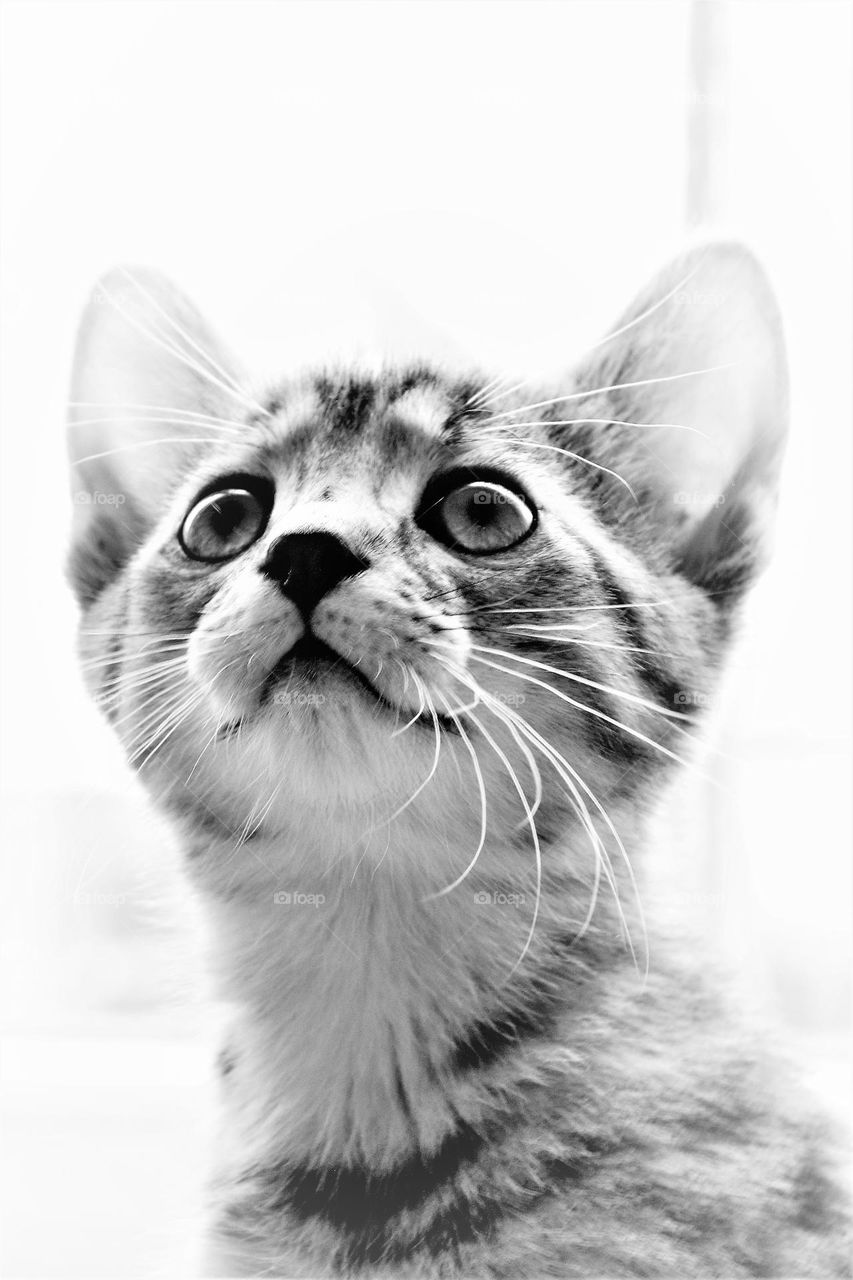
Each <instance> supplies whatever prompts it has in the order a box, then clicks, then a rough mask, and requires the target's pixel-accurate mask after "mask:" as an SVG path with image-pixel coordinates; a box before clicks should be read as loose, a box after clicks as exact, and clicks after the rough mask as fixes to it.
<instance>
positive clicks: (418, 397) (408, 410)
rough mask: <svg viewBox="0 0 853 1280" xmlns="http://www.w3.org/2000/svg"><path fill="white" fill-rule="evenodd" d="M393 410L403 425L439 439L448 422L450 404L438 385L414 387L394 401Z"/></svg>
mask: <svg viewBox="0 0 853 1280" xmlns="http://www.w3.org/2000/svg"><path fill="white" fill-rule="evenodd" d="M391 410H392V412H393V414H394V417H395V418H396V420H397V421H398V422H399V423H400V424H401V425H402V426H404V427H412V428H414V429H415V430H417V431H422V432H424V433H425V434H426V435H428V436H432V437H433V438H434V439H439V438H440V436H441V434H442V432H443V431H444V427H445V424H446V423H447V418H448V415H449V413H450V405H449V404H448V402H447V399H446V397H445V396H444V395H442V393H441V392H440V391H439V390H438V388H437V387H413V388H412V389H411V391H405V392H404V393H403V395H401V396H400V397H399V398H398V399H397V400H395V401H394V403H393V404H392V405H391Z"/></svg>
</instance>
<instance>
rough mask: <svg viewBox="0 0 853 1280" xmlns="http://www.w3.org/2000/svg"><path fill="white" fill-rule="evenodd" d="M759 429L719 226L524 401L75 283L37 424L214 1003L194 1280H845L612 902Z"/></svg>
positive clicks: (765, 497)
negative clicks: (61, 433)
mask: <svg viewBox="0 0 853 1280" xmlns="http://www.w3.org/2000/svg"><path fill="white" fill-rule="evenodd" d="M685 297H686V298H688V299H689V305H685V304H684V299H685ZM105 301H106V303H107V304H108V305H104V304H105ZM786 413H787V405H786V388H785V368H784V352H783V349H782V340H781V336H780V330H779V324H778V318H777V316H776V312H775V306H774V303H773V300H772V296H771V295H770V292H769V289H768V286H767V284H766V281H765V280H764V277H763V275H762V273H761V271H760V268H758V267H757V265H756V264H755V262H754V260H753V259H752V258H751V256H750V255H749V254H747V253H746V252H745V251H744V250H742V249H740V248H739V247H737V246H733V245H715V246H708V247H704V248H702V249H700V250H695V251H693V252H691V253H689V254H687V255H685V256H683V257H682V258H681V259H679V260H677V261H676V262H675V263H673V264H671V265H670V267H668V268H667V269H666V270H665V271H664V272H662V273H661V275H660V276H659V277H658V278H656V280H655V281H653V282H652V284H651V285H650V286H649V288H648V289H647V290H646V291H645V292H644V293H643V294H642V295H641V296H640V298H639V299H637V301H636V302H635V304H634V306H633V307H632V309H631V310H630V311H629V312H628V313H627V314H626V316H625V317H624V318H623V320H622V321H621V322H620V324H619V325H618V326H617V328H616V329H615V330H614V333H613V334H612V335H609V336H608V337H607V338H606V339H605V340H604V341H603V342H602V343H600V344H598V345H597V346H596V348H594V349H592V350H591V351H590V353H589V354H588V355H587V357H586V359H585V360H584V361H582V362H581V364H580V365H579V366H578V367H577V368H576V369H575V371H574V373H573V374H572V376H571V377H570V378H569V379H567V381H566V383H565V385H564V386H561V387H558V388H556V389H555V388H545V389H543V390H541V391H539V392H536V391H531V389H530V387H529V386H525V387H522V388H519V387H511V386H508V385H506V384H505V383H504V384H496V383H492V384H485V383H484V380H483V379H482V378H475V377H453V376H449V375H447V374H444V373H442V372H441V371H438V370H435V369H432V368H430V367H428V366H417V367H411V368H407V369H403V370H389V371H385V372H383V373H381V374H377V375H369V374H366V373H357V372H353V371H349V370H343V371H340V370H326V371H323V372H321V373H317V374H311V375H306V376H303V377H302V378H300V379H297V380H294V381H292V382H288V383H283V384H281V385H280V386H277V387H275V388H273V389H272V390H270V391H267V392H265V393H264V394H262V395H259V396H258V397H257V398H256V397H255V394H254V392H252V391H250V390H249V389H248V384H247V383H246V381H245V380H244V378H243V377H242V375H241V374H240V373H239V371H238V370H237V369H236V366H235V365H234V363H233V361H232V359H231V357H230V356H228V355H227V354H226V353H225V352H224V351H223V349H222V348H221V346H220V344H219V343H218V341H217V339H215V337H214V336H213V335H212V334H211V333H210V331H209V330H208V329H207V328H206V326H204V325H203V323H202V322H201V320H200V318H199V317H198V316H197V314H196V313H195V312H194V311H193V309H192V308H190V307H189V304H187V303H186V302H185V300H184V299H182V298H181V297H180V295H178V294H176V293H175V291H174V290H172V289H171V287H170V286H168V285H166V284H165V283H164V282H163V281H161V280H160V279H159V278H158V277H154V276H151V275H145V274H142V273H138V272H134V273H131V272H119V273H116V274H114V275H112V276H110V277H108V278H107V279H106V280H105V281H104V283H103V284H102V286H101V287H100V292H99V294H98V297H97V304H96V303H95V302H93V304H92V305H91V306H90V308H89V310H88V312H87V314H86V316H85V317H84V322H83V326H82V328H81V336H80V340H79V343H78V352H77V360H76V368H75V382H74V390H73V394H72V412H71V431H70V439H71V441H72V444H71V450H72V461H73V462H74V463H75V482H74V484H75V488H76V489H77V490H78V491H79V490H80V488H81V485H83V486H84V490H83V491H84V492H99V493H102V494H104V493H105V494H121V495H122V501H121V503H119V502H113V503H108V502H100V503H95V502H91V503H85V502H81V503H79V504H78V506H77V507H76V508H75V514H76V520H77V527H76V529H75V537H74V544H73V547H72V555H71V576H72V580H73V582H74V583H75V586H76V589H77V593H78V597H79V599H80V601H81V605H82V609H83V621H82V626H81V650H82V656H83V659H84V664H85V670H86V672H87V679H88V681H89V683H90V686H91V688H92V692H93V694H94V696H95V697H96V698H97V700H98V701H99V703H100V704H101V705H102V706H103V708H104V710H105V713H106V714H107V717H108V718H109V719H110V721H111V722H112V723H113V724H114V726H115V729H116V732H117V733H118V734H119V737H120V738H121V740H122V742H123V744H124V746H125V749H126V751H127V754H128V757H129V759H130V761H131V763H132V764H133V765H134V767H135V768H136V769H137V770H138V771H139V773H140V776H141V778H142V779H143V781H144V783H145V785H146V786H147V787H148V789H149V791H150V792H151V794H152V795H153V796H154V797H155V799H156V801H157V803H158V804H159V805H160V806H161V807H162V808H163V809H164V810H165V811H166V812H167V813H169V815H170V816H171V818H172V820H173V821H174V823H175V824H176V826H177V827H178V829H179V831H180V832H181V834H182V837H183V844H184V849H185V855H186V857H185V861H186V870H187V874H188V875H189V876H190V878H191V880H192V882H193V883H194V885H195V886H196V888H197V890H198V894H199V897H200V900H201V902H202V904H203V908H204V912H205V916H206V919H207V925H208V931H209V937H210V951H211V960H212V965H213V970H214V975H215V981H216V985H217V990H218V992H219V994H220V995H221V996H222V997H223V998H224V999H226V1000H227V1001H228V1002H229V1004H230V1006H231V1007H232V1009H233V1011H234V1016H233V1023H232V1026H231V1028H230V1031H229V1033H228V1037H227V1042H226V1044H225V1046H224V1048H223V1052H222V1056H221V1059H220V1067H221V1077H222V1078H221V1094H222V1124H221V1136H220V1138H219V1140H218V1142H217V1144H216V1168H215V1170H214V1174H213V1178H212V1193H211V1194H212V1203H211V1219H210V1224H209V1231H208V1239H207V1245H206V1249H205V1256H204V1261H203V1264H202V1266H203V1271H204V1274H208V1275H281V1276H294V1277H295V1276H304V1277H309V1276H311V1277H316V1276H335V1275H355V1274H367V1275H376V1276H381V1275H388V1276H400V1277H403V1276H453V1275H459V1276H471V1277H479V1276H483V1277H486V1276H493V1277H495V1276H507V1277H510V1276H517V1277H537V1276H673V1277H675V1276H696V1277H700V1276H702V1277H705V1276H708V1277H710V1276H757V1275H774V1276H786V1275H803V1276H836V1275H838V1276H840V1275H845V1274H849V1269H848V1244H849V1241H848V1237H847V1235H846V1230H847V1229H846V1226H845V1212H844V1205H843V1197H842V1195H841V1192H840V1191H839V1190H838V1189H837V1188H836V1186H835V1184H834V1182H833V1180H832V1177H831V1174H830V1172H829V1160H828V1156H827V1148H828V1142H827V1140H826V1137H825V1135H823V1134H822V1133H821V1131H820V1127H819V1126H818V1125H817V1124H816V1122H815V1121H814V1120H813V1118H812V1117H811V1116H810V1115H809V1114H808V1109H807V1108H806V1107H805V1106H801V1104H799V1103H798V1102H796V1101H795V1099H796V1098H797V1093H796V1089H795V1088H793V1087H792V1086H791V1085H789V1084H788V1082H787V1080H786V1078H785V1075H784V1072H783V1070H782V1069H781V1068H780V1067H778V1066H777V1065H776V1064H775V1063H773V1062H772V1061H771V1060H770V1059H769V1057H768V1055H767V1054H766V1051H765V1049H764V1047H763V1046H762V1045H761V1044H760V1043H756V1041H757V1040H758V1039H759V1037H758V1036H757V1035H756V1033H755V1032H753V1031H752V1030H751V1029H750V1027H749V1026H748V1025H747V1024H745V1023H744V1022H743V1020H740V1019H739V1018H738V1017H737V1015H736V1014H735V1013H733V1012H732V1009H731V1008H730V1007H729V1005H728V1003H727V997H726V994H725V988H724V984H721V983H720V982H719V980H718V979H716V978H715V977H714V971H713V968H712V966H710V965H709V964H708V963H707V961H706V959H705V957H704V956H702V955H701V953H699V952H698V951H696V950H695V948H692V947H691V945H690V944H685V943H684V941H683V940H682V939H678V938H676V937H674V936H673V934H672V927H671V924H670V923H664V922H663V921H658V920H656V919H655V918H651V917H650V918H647V915H646V913H645V912H644V910H643V891H642V881H643V868H642V863H643V843H644V832H645V829H646V826H647V823H648V822H649V821H650V819H651V818H652V816H653V814H654V813H655V812H656V811H657V810H658V809H659V808H660V806H661V804H662V803H664V802H665V797H666V795H667V793H668V790H669V787H670V786H671V784H672V781H673V779H674V778H675V777H676V776H677V773H678V770H679V768H680V767H683V765H684V762H685V757H689V755H690V753H691V749H692V747H693V728H694V726H693V719H694V716H693V709H694V707H695V706H697V705H702V704H703V703H704V701H705V699H706V698H707V697H708V696H709V695H710V694H711V692H712V691H713V688H714V685H715V682H716V679H717V677H718V674H719V671H720V668H721V666H722V664H723V662H724V659H725V653H726V650H727V647H728V644H729V642H730V639H731V636H732V632H733V629H734V628H735V626H736V620H737V613H738V606H739V604H740V602H741V600H742V598H743V595H744V592H745V590H746V589H747V587H748V585H749V583H750V581H751V580H752V578H753V577H754V576H755V575H756V573H757V572H758V571H759V570H760V568H761V565H762V564H763V562H764V559H765V557H766V553H767V545H768V536H769V528H770V525H771V523H772V521H771V515H772V509H773V504H774V500H775V489H776V483H777V477H778V470H779V465H780V460H781V456H782V450H783V445H784V437H785V429H786ZM685 691H689V692H690V695H691V697H690V700H689V705H688V706H687V707H685V701H686V699H685V696H684V694H685ZM800 1111H802V1114H800Z"/></svg>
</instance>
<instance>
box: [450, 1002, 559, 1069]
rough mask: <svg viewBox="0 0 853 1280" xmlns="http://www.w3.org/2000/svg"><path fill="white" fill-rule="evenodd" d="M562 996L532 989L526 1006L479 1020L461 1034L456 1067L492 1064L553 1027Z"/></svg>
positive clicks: (452, 1057)
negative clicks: (559, 997) (533, 991)
mask: <svg viewBox="0 0 853 1280" xmlns="http://www.w3.org/2000/svg"><path fill="white" fill-rule="evenodd" d="M559 1004H560V1001H559V999H558V998H557V996H556V995H555V994H554V992H550V993H548V992H545V991H539V992H535V993H532V994H531V995H530V996H529V998H528V1003H527V1004H526V1005H525V1007H524V1008H523V1009H522V1008H515V1009H506V1010H502V1011H501V1012H499V1013H496V1014H494V1015H493V1016H492V1017H491V1018H484V1019H483V1020H482V1021H480V1022H475V1023H474V1024H473V1025H472V1026H471V1027H470V1028H469V1029H468V1030H467V1031H466V1032H465V1034H464V1035H461V1036H459V1037H458V1038H457V1040H456V1042H455V1044H454V1046H453V1049H452V1051H451V1055H450V1064H451V1067H452V1069H453V1070H454V1071H474V1070H477V1069H478V1068H483V1067H491V1066H494V1064H495V1063H496V1062H498V1061H500V1060H501V1059H502V1058H504V1057H505V1056H506V1055H507V1054H509V1053H511V1052H512V1051H513V1050H515V1049H518V1048H520V1047H521V1046H522V1045H524V1044H526V1043H527V1042H528V1041H529V1040H533V1039H537V1038H539V1037H542V1036H547V1035H549V1034H550V1033H551V1032H552V1031H553V1027H554V1020H555V1016H556V1012H557V1008H558V1005H559Z"/></svg>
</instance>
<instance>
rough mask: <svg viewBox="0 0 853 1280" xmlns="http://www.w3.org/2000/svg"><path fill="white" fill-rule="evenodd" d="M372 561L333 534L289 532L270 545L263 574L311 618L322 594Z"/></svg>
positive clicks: (262, 570)
mask: <svg viewBox="0 0 853 1280" xmlns="http://www.w3.org/2000/svg"><path fill="white" fill-rule="evenodd" d="M368 567H369V561H367V560H364V559H362V557H361V556H358V555H356V554H355V552H354V551H351V550H350V548H349V547H348V546H347V545H346V543H344V542H342V541H341V540H340V538H337V537H336V536H335V535H334V534H333V533H325V532H323V531H322V530H316V531H312V532H309V533H286V534H283V535H282V536H281V537H280V538H277V539H276V540H275V542H274V543H273V544H272V546H271V547H270V549H269V551H268V553H267V557H266V560H265V561H264V563H263V564H262V565H261V573H263V574H264V575H265V576H266V577H267V578H271V579H272V581H273V582H277V583H278V585H279V587H280V588H281V590H282V592H283V593H284V595H286V596H287V598H288V599H289V600H292V601H293V603H294V604H295V605H296V607H297V608H298V609H299V610H300V611H301V612H302V614H303V615H304V617H305V618H308V617H309V616H310V615H311V613H312V612H313V610H314V609H315V608H316V607H317V605H318V604H319V603H320V601H321V600H322V599H323V596H325V595H328V593H329V592H330V591H332V590H333V589H334V588H335V587H336V586H337V585H338V583H340V582H343V580H344V579H345V578H354V577H355V575H356V574H357V573H361V572H362V571H363V570H364V569H367V568H368Z"/></svg>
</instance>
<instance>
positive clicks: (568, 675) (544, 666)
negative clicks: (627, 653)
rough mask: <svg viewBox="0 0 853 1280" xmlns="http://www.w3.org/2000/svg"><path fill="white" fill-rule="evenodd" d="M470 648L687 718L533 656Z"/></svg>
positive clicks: (675, 716)
mask: <svg viewBox="0 0 853 1280" xmlns="http://www.w3.org/2000/svg"><path fill="white" fill-rule="evenodd" d="M426 643H427V644H437V643H440V642H438V641H429V640H428V641H426ZM471 648H472V649H473V650H474V651H475V652H476V653H490V654H491V655H492V656H493V657H498V658H506V659H509V660H511V661H513V662H520V663H522V664H523V665H524V666H526V667H536V668H537V669H538V670H539V671H547V672H549V673H550V674H551V675H555V676H563V677H564V679H566V680H572V681H574V682H575V683H577V684H583V685H586V686H587V687H588V688H590V689H598V691H599V692H600V693H609V694H612V695H613V696H614V697H617V698H624V699H625V700H626V701H627V702H635V703H636V704H637V705H638V706H640V707H645V708H646V709H647V710H648V711H657V712H658V713H659V714H660V715H662V716H668V717H669V718H670V719H672V720H689V718H690V717H689V716H686V715H685V714H684V712H683V711H670V709H669V708H668V707H662V706H661V705H660V703H658V702H652V701H651V700H650V699H649V698H643V697H641V696H640V695H639V694H636V693H629V692H628V691H627V690H626V689H616V688H614V686H613V685H608V684H600V683H599V682H598V681H597V680H590V679H589V678H588V677H587V676H580V675H578V674H577V673H576V672H574V671H564V670H563V669H562V668H561V667H552V666H550V665H549V664H548V663H547V662H537V661H536V659H535V658H523V657H521V655H520V654H516V653H509V652H508V651H507V650H505V649H493V648H491V647H490V646H488V645H482V644H472V645H471Z"/></svg>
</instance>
